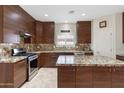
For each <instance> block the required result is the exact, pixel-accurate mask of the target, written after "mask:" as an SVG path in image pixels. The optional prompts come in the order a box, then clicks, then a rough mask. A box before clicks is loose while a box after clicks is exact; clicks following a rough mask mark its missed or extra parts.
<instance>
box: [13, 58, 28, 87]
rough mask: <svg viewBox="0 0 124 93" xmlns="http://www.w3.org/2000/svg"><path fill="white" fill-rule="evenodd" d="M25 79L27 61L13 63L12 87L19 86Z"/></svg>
mask: <svg viewBox="0 0 124 93" xmlns="http://www.w3.org/2000/svg"><path fill="white" fill-rule="evenodd" d="M26 79H27V61H26V60H23V61H20V62H16V63H15V64H14V87H20V86H21V85H22V84H23V83H24V82H25V81H26Z"/></svg>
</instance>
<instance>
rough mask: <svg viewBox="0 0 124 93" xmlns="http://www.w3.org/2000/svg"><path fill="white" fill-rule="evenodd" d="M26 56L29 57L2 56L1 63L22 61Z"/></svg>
mask: <svg viewBox="0 0 124 93" xmlns="http://www.w3.org/2000/svg"><path fill="white" fill-rule="evenodd" d="M26 58H27V57H26V56H17V57H16V56H11V57H1V58H0V63H16V62H18V61H21V60H23V59H26Z"/></svg>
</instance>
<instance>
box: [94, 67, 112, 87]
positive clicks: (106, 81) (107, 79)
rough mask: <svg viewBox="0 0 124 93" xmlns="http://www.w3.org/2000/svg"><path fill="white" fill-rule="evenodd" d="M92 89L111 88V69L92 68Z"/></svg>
mask: <svg viewBox="0 0 124 93" xmlns="http://www.w3.org/2000/svg"><path fill="white" fill-rule="evenodd" d="M93 87H94V88H110V87H111V68H109V67H94V68H93Z"/></svg>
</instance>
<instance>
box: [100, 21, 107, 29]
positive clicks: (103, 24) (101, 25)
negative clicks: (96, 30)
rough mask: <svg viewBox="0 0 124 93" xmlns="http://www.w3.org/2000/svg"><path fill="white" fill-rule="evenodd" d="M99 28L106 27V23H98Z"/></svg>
mask: <svg viewBox="0 0 124 93" xmlns="http://www.w3.org/2000/svg"><path fill="white" fill-rule="evenodd" d="M99 27H100V28H104V27H107V22H106V21H101V22H99Z"/></svg>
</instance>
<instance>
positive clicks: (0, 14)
mask: <svg viewBox="0 0 124 93" xmlns="http://www.w3.org/2000/svg"><path fill="white" fill-rule="evenodd" d="M2 42H3V7H2V6H1V5H0V43H2Z"/></svg>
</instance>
